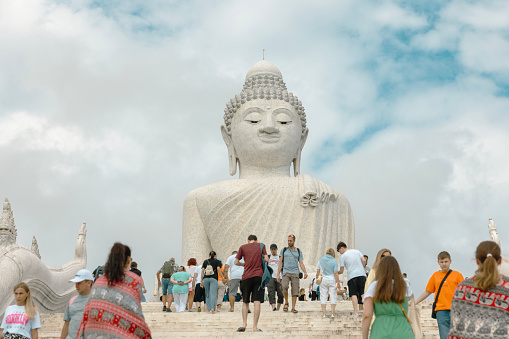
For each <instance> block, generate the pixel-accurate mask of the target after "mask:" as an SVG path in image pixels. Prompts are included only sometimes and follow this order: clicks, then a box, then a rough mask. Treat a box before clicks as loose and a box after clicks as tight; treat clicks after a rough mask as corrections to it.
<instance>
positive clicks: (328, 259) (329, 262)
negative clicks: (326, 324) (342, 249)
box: [316, 248, 340, 319]
mask: <svg viewBox="0 0 509 339" xmlns="http://www.w3.org/2000/svg"><path fill="white" fill-rule="evenodd" d="M335 257H336V252H335V251H334V249H333V248H329V249H328V250H327V252H325V255H324V256H323V257H321V258H320V259H319V260H318V264H316V279H317V280H318V276H319V275H320V274H321V275H322V281H321V282H320V304H321V305H322V318H325V317H326V315H325V308H326V305H327V299H328V297H329V296H330V303H331V316H330V317H331V319H334V311H335V310H336V303H337V297H338V292H339V286H340V282H339V273H338V262H337V260H336V258H335Z"/></svg>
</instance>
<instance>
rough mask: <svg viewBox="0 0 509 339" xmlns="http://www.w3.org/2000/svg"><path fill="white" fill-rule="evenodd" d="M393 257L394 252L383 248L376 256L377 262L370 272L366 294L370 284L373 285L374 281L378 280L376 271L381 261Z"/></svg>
mask: <svg viewBox="0 0 509 339" xmlns="http://www.w3.org/2000/svg"><path fill="white" fill-rule="evenodd" d="M389 255H392V252H391V250H390V249H388V248H382V249H381V250H380V251H378V253H377V254H376V258H375V262H374V263H373V266H372V267H371V271H369V275H368V278H367V279H366V284H365V285H364V293H366V291H367V290H368V286H369V284H371V283H372V282H373V281H375V280H376V269H377V267H378V264H379V263H380V260H382V258H384V257H386V256H389Z"/></svg>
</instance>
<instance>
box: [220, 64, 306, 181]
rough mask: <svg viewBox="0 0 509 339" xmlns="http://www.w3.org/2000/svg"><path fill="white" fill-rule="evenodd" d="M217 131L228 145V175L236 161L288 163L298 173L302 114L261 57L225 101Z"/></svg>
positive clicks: (278, 74)
mask: <svg viewBox="0 0 509 339" xmlns="http://www.w3.org/2000/svg"><path fill="white" fill-rule="evenodd" d="M221 133H222V135H223V139H224V141H225V143H226V146H227V147H228V158H229V163H230V175H235V173H236V172H237V163H239V165H240V166H242V165H251V166H256V167H266V168H272V167H284V166H290V164H292V162H293V165H294V174H295V175H298V174H299V171H300V158H301V152H302V148H303V147H304V144H305V142H306V138H307V135H308V129H307V127H306V114H305V112H304V107H302V103H301V102H300V101H299V100H298V99H297V97H296V96H294V95H293V94H292V93H289V92H288V91H287V89H286V85H285V83H284V82H283V77H282V75H281V72H280V71H279V69H277V67H276V66H274V65H273V64H271V63H270V62H268V61H265V60H262V61H260V62H258V63H257V64H255V65H254V66H253V67H251V69H250V70H249V72H248V73H247V75H246V81H245V83H244V88H243V89H242V91H241V92H240V94H239V95H236V96H235V97H234V98H232V99H231V100H230V101H229V102H228V103H227V104H226V109H225V115H224V124H223V125H222V126H221Z"/></svg>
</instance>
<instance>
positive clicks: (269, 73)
mask: <svg viewBox="0 0 509 339" xmlns="http://www.w3.org/2000/svg"><path fill="white" fill-rule="evenodd" d="M221 134H222V136H223V139H224V142H225V143H226V146H227V148H228V160H229V165H230V166H229V167H230V175H232V176H233V175H235V174H236V173H237V169H238V171H239V178H238V179H234V180H227V181H222V182H218V183H214V184H211V185H207V186H204V187H200V188H198V189H195V190H193V191H192V192H190V193H189V194H188V195H187V197H186V199H185V202H184V215H183V250H182V254H183V258H182V260H184V261H185V260H188V259H189V258H191V257H194V258H197V259H198V260H199V261H200V260H204V259H205V258H207V257H208V253H209V252H210V251H211V250H214V251H216V253H217V254H218V258H221V259H223V260H225V259H226V258H227V257H228V256H229V255H230V254H231V252H232V250H236V249H238V248H239V246H240V245H242V244H244V243H245V242H246V240H247V237H248V236H249V235H250V234H254V235H256V236H257V237H258V240H259V241H260V242H264V243H265V244H266V245H267V246H269V245H270V244H271V243H276V244H278V246H279V248H281V249H282V248H283V247H285V246H287V239H288V235H290V234H292V235H295V236H296V245H297V247H299V248H300V249H301V250H302V251H303V254H304V261H305V262H306V263H308V264H312V265H315V264H316V262H317V260H318V258H320V257H322V256H323V255H324V254H325V251H326V250H327V249H328V248H330V247H333V248H336V245H337V244H338V242H339V241H344V242H346V243H347V244H348V246H350V247H352V248H353V247H354V246H355V245H354V221H353V214H352V211H351V208H350V204H349V202H348V200H347V199H346V198H345V197H344V196H343V195H342V194H341V193H339V192H337V191H336V190H334V189H333V188H331V187H330V186H328V185H326V184H325V183H323V182H321V181H319V180H317V179H315V178H313V177H311V176H309V175H306V174H301V173H300V163H301V152H302V149H303V147H304V144H305V142H306V138H307V136H308V128H307V126H306V114H305V112H304V107H303V106H302V103H301V102H300V100H298V99H297V97H296V96H294V95H293V94H292V93H290V92H288V91H287V89H286V85H285V83H284V82H283V77H282V75H281V72H280V71H279V69H278V68H277V67H276V66H274V65H273V64H271V63H270V62H268V61H266V60H263V61H260V62H258V63H257V64H255V65H254V66H253V67H252V68H251V69H250V70H249V72H248V73H247V75H246V81H245V83H244V87H243V89H242V91H241V93H240V94H239V95H236V96H235V97H234V98H233V99H231V100H230V101H229V102H228V103H227V107H226V109H225V115H224V124H223V125H222V126H221ZM292 164H293V172H294V177H292V176H290V166H291V165H292Z"/></svg>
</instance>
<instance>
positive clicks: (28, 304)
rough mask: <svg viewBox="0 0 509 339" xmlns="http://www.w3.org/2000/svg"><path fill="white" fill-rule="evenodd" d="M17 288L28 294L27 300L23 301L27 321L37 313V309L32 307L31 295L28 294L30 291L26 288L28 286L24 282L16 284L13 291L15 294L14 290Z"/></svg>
mask: <svg viewBox="0 0 509 339" xmlns="http://www.w3.org/2000/svg"><path fill="white" fill-rule="evenodd" d="M18 288H22V289H24V290H25V292H26V293H27V294H28V295H27V298H26V300H25V313H26V315H27V317H28V319H34V317H35V314H36V313H37V311H38V309H37V307H36V306H35V305H34V301H33V299H32V294H31V293H30V289H29V288H28V285H27V284H25V283H24V282H21V283H19V284H17V285H16V286H14V289H13V291H14V292H16V290H17V289H18Z"/></svg>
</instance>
